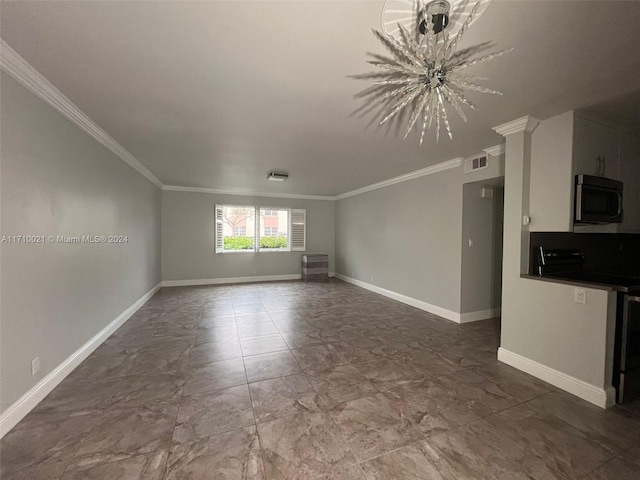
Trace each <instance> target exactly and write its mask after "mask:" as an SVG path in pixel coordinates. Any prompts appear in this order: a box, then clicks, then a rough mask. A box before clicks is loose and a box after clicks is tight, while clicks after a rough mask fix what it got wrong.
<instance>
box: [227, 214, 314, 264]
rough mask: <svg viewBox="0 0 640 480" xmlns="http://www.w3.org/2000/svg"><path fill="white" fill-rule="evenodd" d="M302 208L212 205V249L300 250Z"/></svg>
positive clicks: (303, 244)
mask: <svg viewBox="0 0 640 480" xmlns="http://www.w3.org/2000/svg"><path fill="white" fill-rule="evenodd" d="M305 227H306V210H302V209H289V208H262V207H257V206H236V205H216V253H221V252H269V251H271V252H273V251H284V252H288V251H304V250H305V249H306V228H305Z"/></svg>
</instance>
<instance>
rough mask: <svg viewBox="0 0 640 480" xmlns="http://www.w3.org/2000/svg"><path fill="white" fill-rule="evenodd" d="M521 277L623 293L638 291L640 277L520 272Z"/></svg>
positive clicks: (639, 291)
mask: <svg viewBox="0 0 640 480" xmlns="http://www.w3.org/2000/svg"><path fill="white" fill-rule="evenodd" d="M520 277H521V278H529V279H532V280H540V281H542V282H553V283H563V284H566V285H575V286H578V287H586V288H596V289H599V290H609V291H617V292H624V293H640V278H633V277H623V276H617V275H603V274H593V275H591V276H589V275H585V274H580V275H576V276H574V277H572V276H571V275H570V274H566V275H562V276H553V275H545V276H543V277H541V276H539V275H531V274H522V275H520Z"/></svg>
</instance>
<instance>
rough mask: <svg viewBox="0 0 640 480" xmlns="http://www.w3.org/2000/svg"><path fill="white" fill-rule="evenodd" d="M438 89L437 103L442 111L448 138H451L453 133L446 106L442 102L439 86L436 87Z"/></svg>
mask: <svg viewBox="0 0 640 480" xmlns="http://www.w3.org/2000/svg"><path fill="white" fill-rule="evenodd" d="M436 90H437V91H438V105H439V106H440V110H441V112H442V120H443V121H444V125H445V127H447V134H449V139H450V140H453V135H451V125H449V118H448V117H447V108H446V106H445V104H444V97H443V95H442V92H441V91H440V88H437V89H436Z"/></svg>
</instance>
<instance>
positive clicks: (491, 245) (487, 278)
mask: <svg viewBox="0 0 640 480" xmlns="http://www.w3.org/2000/svg"><path fill="white" fill-rule="evenodd" d="M482 188H483V184H482V183H467V184H465V185H464V188H463V201H462V204H463V209H462V210H463V211H462V287H461V312H462V313H469V312H477V311H482V310H487V309H493V308H500V302H501V293H502V291H501V285H502V217H503V209H504V205H503V196H504V190H503V189H502V188H500V187H494V191H493V197H492V198H482ZM469 240H472V242H473V246H471V247H470V246H469Z"/></svg>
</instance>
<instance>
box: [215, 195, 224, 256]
mask: <svg viewBox="0 0 640 480" xmlns="http://www.w3.org/2000/svg"><path fill="white" fill-rule="evenodd" d="M223 226H224V224H223V223H222V205H216V253H220V252H222V251H223V250H224V235H223V230H222V228H223Z"/></svg>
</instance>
